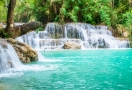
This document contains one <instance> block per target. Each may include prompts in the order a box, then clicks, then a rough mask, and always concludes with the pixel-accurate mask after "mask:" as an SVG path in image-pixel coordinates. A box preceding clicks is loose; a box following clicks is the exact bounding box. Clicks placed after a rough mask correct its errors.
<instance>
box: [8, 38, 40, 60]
mask: <svg viewBox="0 0 132 90" xmlns="http://www.w3.org/2000/svg"><path fill="white" fill-rule="evenodd" d="M7 42H9V43H10V44H11V45H12V46H13V47H14V49H15V50H16V52H17V54H18V56H19V58H20V60H21V61H22V62H23V63H28V62H33V61H37V60H38V55H37V52H36V51H35V50H33V49H32V48H31V47H30V46H29V45H27V44H25V43H21V42H19V41H16V40H14V39H12V38H9V39H7Z"/></svg>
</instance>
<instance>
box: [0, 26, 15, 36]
mask: <svg viewBox="0 0 132 90" xmlns="http://www.w3.org/2000/svg"><path fill="white" fill-rule="evenodd" d="M12 35H13V33H12V32H10V33H7V32H6V31H5V30H4V28H3V29H0V36H1V38H10V37H11V36H12Z"/></svg>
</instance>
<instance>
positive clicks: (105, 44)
mask: <svg viewBox="0 0 132 90" xmlns="http://www.w3.org/2000/svg"><path fill="white" fill-rule="evenodd" d="M16 40H18V41H21V42H24V43H26V44H28V45H30V46H31V47H32V48H34V49H37V50H42V51H43V50H47V49H50V50H51V49H63V45H64V43H66V42H75V43H77V44H80V45H81V46H82V49H83V48H84V49H89V48H129V47H130V43H129V41H128V40H123V41H120V40H118V39H117V38H115V37H113V36H112V33H111V31H110V30H108V29H107V26H93V25H90V24H86V23H67V24H65V25H61V24H58V23H48V24H47V26H46V28H45V30H44V31H39V32H38V33H36V32H35V31H32V32H30V33H28V34H25V35H22V36H20V37H18V38H16Z"/></svg>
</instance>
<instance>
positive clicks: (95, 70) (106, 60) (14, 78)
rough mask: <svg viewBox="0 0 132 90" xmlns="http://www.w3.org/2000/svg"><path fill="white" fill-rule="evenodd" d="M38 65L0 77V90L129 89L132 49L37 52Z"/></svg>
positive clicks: (131, 76) (26, 66) (131, 79)
mask: <svg viewBox="0 0 132 90" xmlns="http://www.w3.org/2000/svg"><path fill="white" fill-rule="evenodd" d="M40 53H41V54H42V55H43V56H44V59H42V57H41V58H40V59H41V60H40V61H38V62H34V63H31V64H27V65H25V67H24V68H26V69H23V68H20V69H22V70H20V69H15V70H11V72H10V73H9V74H7V76H6V77H4V76H5V75H4V74H3V76H2V74H1V75H0V90H96V89H97V90H131V89H132V49H119V50H118V49H113V50H112V49H102V50H98V49H97V50H61V51H46V52H40ZM9 88H10V89H9Z"/></svg>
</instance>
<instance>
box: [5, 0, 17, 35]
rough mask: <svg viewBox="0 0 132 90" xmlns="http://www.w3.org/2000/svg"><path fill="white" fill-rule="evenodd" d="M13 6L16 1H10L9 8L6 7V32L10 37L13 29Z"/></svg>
mask: <svg viewBox="0 0 132 90" xmlns="http://www.w3.org/2000/svg"><path fill="white" fill-rule="evenodd" d="M15 5H16V0H10V3H9V7H8V13H7V27H6V31H7V33H8V34H10V35H11V36H12V35H13V30H14V27H15V25H14V18H13V17H14V16H13V13H14V9H15ZM11 33H12V34H11Z"/></svg>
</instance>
